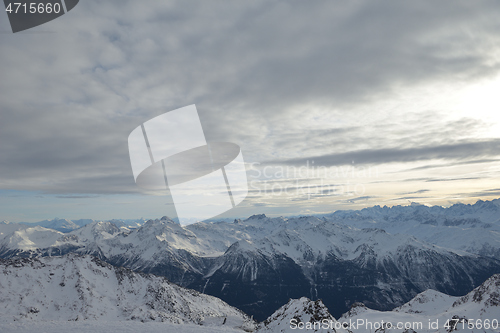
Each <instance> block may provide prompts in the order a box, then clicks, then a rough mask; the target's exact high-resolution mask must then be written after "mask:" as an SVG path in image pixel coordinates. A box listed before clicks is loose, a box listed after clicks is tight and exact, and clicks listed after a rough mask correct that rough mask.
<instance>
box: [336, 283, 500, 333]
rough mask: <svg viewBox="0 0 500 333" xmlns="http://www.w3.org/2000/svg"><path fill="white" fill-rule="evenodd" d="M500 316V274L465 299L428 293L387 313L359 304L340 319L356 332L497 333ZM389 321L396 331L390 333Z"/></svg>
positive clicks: (434, 292) (429, 291) (499, 325)
mask: <svg viewBox="0 0 500 333" xmlns="http://www.w3.org/2000/svg"><path fill="white" fill-rule="evenodd" d="M499 315H500V274H496V275H493V276H492V277H490V278H489V279H487V280H486V281H485V282H484V283H482V284H481V285H480V286H478V287H477V288H475V289H474V290H472V291H471V292H469V293H467V294H466V295H465V296H462V297H453V296H448V295H444V294H442V293H439V292H436V291H434V290H427V291H425V292H423V293H420V294H419V295H417V296H416V297H415V298H413V299H412V300H410V301H409V302H408V303H406V304H404V305H403V306H400V307H398V308H396V309H394V310H392V311H385V312H381V311H376V310H372V309H369V308H367V307H365V306H364V305H363V304H358V305H357V306H355V307H353V308H352V309H351V310H350V311H349V312H347V313H345V314H344V315H343V316H342V317H341V318H339V322H341V323H346V324H347V323H356V325H351V326H349V329H350V330H351V331H352V332H353V333H357V332H360V333H361V332H363V333H364V332H368V331H369V329H370V328H371V329H372V331H375V328H376V327H377V325H378V329H379V331H377V332H392V333H408V332H418V333H431V332H438V333H445V332H447V333H449V332H453V331H458V332H476V333H479V332H487V333H493V332H498V331H499V328H500V323H499ZM382 322H385V323H386V324H385V325H386V326H385V328H386V330H382V328H380V327H381V323H382ZM387 322H390V323H391V324H390V325H391V326H392V329H390V330H389V328H390V327H388V326H387V325H388V324H387ZM358 323H359V325H357V324H358ZM376 323H377V324H376ZM398 325H399V327H398ZM405 325H406V327H405Z"/></svg>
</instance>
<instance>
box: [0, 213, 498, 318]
mask: <svg viewBox="0 0 500 333" xmlns="http://www.w3.org/2000/svg"><path fill="white" fill-rule="evenodd" d="M7 227H8V226H7ZM3 228H4V226H0V233H1V232H2V231H1V230H2V229H3ZM5 228H6V227H5ZM36 228H40V229H37V230H34V229H33V230H29V232H27V231H26V230H27V229H26V230H24V229H23V230H24V231H22V232H21V235H22V237H21V238H20V239H25V240H26V242H24V243H28V241H29V242H31V243H30V244H31V246H30V247H28V248H24V247H22V246H19V245H18V243H16V242H13V241H12V240H13V239H17V238H19V237H17V236H16V237H17V238H16V237H14V236H12V235H11V236H10V237H6V238H4V243H5V242H7V243H8V244H9V246H10V247H8V251H3V252H0V253H2V256H3V257H4V258H15V257H33V256H53V255H63V254H66V253H69V252H75V253H78V254H91V255H94V256H96V257H98V258H100V259H102V260H105V261H107V262H109V263H111V264H113V265H116V266H124V267H127V268H130V269H132V270H134V271H141V272H145V273H152V274H156V275H161V276H165V277H167V278H168V279H169V280H170V281H172V282H174V283H177V284H179V285H182V286H184V287H189V288H192V289H195V290H197V291H200V292H204V293H207V294H210V295H213V296H216V297H219V298H221V299H223V300H224V301H226V302H228V303H229V304H231V305H233V306H236V307H237V308H239V309H241V310H243V311H244V312H246V313H249V314H251V315H254V316H255V318H256V319H258V320H264V319H266V318H267V317H268V316H269V315H271V314H272V313H273V312H274V311H276V309H278V308H279V307H280V306H282V305H283V304H284V303H286V302H287V300H288V299H289V298H300V297H302V296H307V297H309V298H311V299H319V298H322V299H323V302H324V303H325V304H326V305H327V306H328V307H329V308H330V311H331V312H332V314H333V315H334V316H339V315H341V314H342V313H344V312H345V311H347V310H348V309H349V307H350V306H351V304H352V303H354V302H360V301H361V302H364V303H365V304H366V305H368V306H370V307H373V308H376V309H380V310H389V309H392V308H394V307H396V306H399V305H402V304H403V303H405V302H407V301H408V300H410V299H411V298H412V297H414V296H415V295H416V294H418V293H419V292H422V291H424V290H426V289H436V290H439V291H441V292H444V293H447V294H451V295H463V294H465V293H467V292H468V291H470V290H472V289H473V288H474V287H476V286H477V285H479V283H481V281H484V279H486V278H487V277H488V276H491V275H492V274H494V273H497V272H500V262H499V261H498V260H495V259H492V258H486V257H482V256H478V255H473V254H468V253H463V252H459V251H458V252H457V251H453V250H449V249H445V248H441V247H438V246H435V245H432V244H429V243H426V242H422V241H420V240H418V239H416V238H415V237H413V236H409V235H391V234H389V233H387V232H385V231H384V230H381V229H376V228H369V229H368V228H365V229H357V228H354V227H352V226H346V225H342V224H337V223H334V222H332V221H330V220H328V219H327V218H317V217H300V218H291V219H286V218H282V217H281V218H268V217H266V216H265V215H256V216H252V217H250V218H248V219H247V220H244V221H236V222H235V223H196V224H193V225H190V226H187V227H183V226H181V225H179V224H178V223H176V222H174V221H172V220H170V219H169V218H167V217H164V218H162V219H158V220H149V221H148V222H146V223H145V224H144V225H142V226H141V227H139V228H137V229H134V230H125V231H124V230H122V229H119V228H117V227H116V225H114V224H113V223H110V222H94V223H91V224H88V225H86V226H84V227H82V228H80V229H78V230H74V231H72V232H69V233H65V234H62V233H58V232H57V231H53V230H49V229H43V228H41V227H36ZM38 233H40V235H42V234H43V235H45V236H44V237H41V236H40V237H38V236H36V237H35V235H37V234H38ZM48 235H50V237H49V236H48ZM39 239H44V241H43V242H42V241H40V240H39ZM21 243H23V242H21ZM16 246H17V247H16Z"/></svg>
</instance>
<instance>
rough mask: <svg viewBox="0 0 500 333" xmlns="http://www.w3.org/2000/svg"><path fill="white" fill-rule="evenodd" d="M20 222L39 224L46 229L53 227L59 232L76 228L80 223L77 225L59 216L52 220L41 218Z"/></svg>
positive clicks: (29, 224) (30, 224)
mask: <svg viewBox="0 0 500 333" xmlns="http://www.w3.org/2000/svg"><path fill="white" fill-rule="evenodd" d="M21 224H25V225H28V226H40V227H44V228H48V229H54V230H57V231H61V232H70V231H72V230H75V229H78V228H80V227H81V225H78V224H76V223H74V222H73V221H71V220H67V219H60V218H57V217H56V218H55V219H52V220H43V221H40V222H33V223H28V222H22V223H21Z"/></svg>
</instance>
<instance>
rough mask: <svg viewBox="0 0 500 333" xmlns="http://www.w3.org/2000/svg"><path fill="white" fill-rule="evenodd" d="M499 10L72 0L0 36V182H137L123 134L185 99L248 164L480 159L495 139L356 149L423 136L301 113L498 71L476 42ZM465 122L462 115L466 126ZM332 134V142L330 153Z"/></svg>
mask: <svg viewBox="0 0 500 333" xmlns="http://www.w3.org/2000/svg"><path fill="white" fill-rule="evenodd" d="M499 12H500V8H499V6H498V4H496V3H494V2H480V3H479V4H478V3H474V4H471V3H470V2H467V1H456V2H453V3H452V4H451V3H449V4H447V3H432V4H431V3H427V4H424V3H421V2H415V1H414V2H405V3H404V4H403V3H394V2H389V1H380V2H377V3H374V2H368V1H365V2H355V3H354V2H353V3H342V6H339V5H337V4H335V3H333V2H318V3H304V2H301V1H271V2H269V1H252V2H248V3H242V2H230V3H228V2H210V3H208V2H196V3H194V2H186V1H170V2H158V1H156V2H153V1H150V2H148V1H142V2H137V1H121V0H120V1H117V0H116V1H106V2H92V1H86V2H81V3H80V4H79V6H78V7H77V8H75V10H73V11H72V12H71V13H69V14H68V15H65V16H64V17H62V18H61V19H58V20H55V21H53V22H52V23H50V25H46V26H44V28H43V29H42V30H44V29H47V30H50V31H55V32H56V33H51V34H40V33H33V34H26V35H23V36H17V35H16V36H13V35H7V34H1V35H0V41H1V43H2V48H1V50H0V60H1V61H0V72H1V73H2V78H4V79H3V80H2V82H1V83H0V101H1V102H0V109H1V110H2V113H1V114H0V143H1V145H0V156H2V159H1V161H0V186H1V187H2V188H11V189H24V190H26V189H28V190H39V191H44V192H47V193H62V194H67V193H139V191H138V189H137V188H136V186H135V184H134V182H133V179H132V175H131V170H130V165H129V157H128V151H127V141H126V140H127V136H128V134H129V133H130V131H132V130H133V129H134V128H135V127H136V126H137V125H139V124H141V123H142V122H144V121H145V120H148V119H150V118H152V117H154V116H157V115H159V114H161V113H164V112H166V111H169V110H173V109H175V108H177V107H182V106H185V105H188V104H192V103H196V104H197V106H198V109H199V111H200V118H201V120H202V122H203V124H204V126H205V130H206V135H207V138H208V139H209V140H214V141H215V140H220V141H230V142H235V143H237V144H240V146H242V149H243V152H244V153H245V156H246V158H247V159H248V160H249V161H260V160H265V159H267V160H269V159H270V157H271V156H276V155H281V156H279V157H280V159H278V160H276V161H277V162H280V163H284V164H287V165H292V164H296V163H299V162H301V161H304V159H289V157H290V156H300V155H304V153H307V152H314V153H316V154H317V155H314V156H318V158H317V159H316V158H315V161H316V163H318V164H320V163H324V164H325V165H328V164H329V163H330V165H334V164H337V163H351V160H354V161H355V163H383V161H416V160H419V159H424V160H425V159H432V158H444V159H453V160H459V159H462V158H464V157H461V153H466V154H469V155H467V158H470V157H474V156H476V157H477V156H493V155H494V149H496V148H498V147H497V146H498V144H497V142H496V141H494V140H493V141H490V142H489V143H478V142H476V143H474V142H468V143H448V142H449V140H450V137H451V136H454V135H455V134H456V131H454V130H453V129H449V131H451V132H450V133H448V134H447V133H442V134H441V135H439V136H438V137H437V138H435V140H434V141H433V142H435V143H436V144H435V145H434V146H431V147H424V148H418V147H417V148H397V149H392V148H387V149H377V150H372V149H366V150H359V149H360V148H356V147H357V146H356V145H357V144H358V143H359V142H363V141H370V140H372V142H373V143H372V145H374V146H387V145H385V144H383V143H386V142H387V141H394V140H398V139H401V138H402V136H404V140H401V141H402V142H405V143H406V144H407V146H406V147H408V146H409V147H411V145H410V144H412V143H413V144H414V145H417V146H418V145H420V144H421V141H418V140H419V139H418V138H416V136H417V135H415V136H411V135H406V134H404V135H403V134H400V133H396V132H395V130H394V128H395V126H396V127H397V124H392V123H391V124H388V125H387V126H385V125H381V127H380V128H377V126H374V127H373V129H372V130H365V125H366V124H365V123H363V122H361V124H360V126H357V127H348V128H343V129H324V130H316V129H311V130H304V128H303V126H302V125H303V120H304V117H306V116H314V115H315V114H316V113H317V112H319V111H314V108H313V109H309V108H308V107H307V105H310V104H315V105H319V106H321V107H322V109H323V110H326V111H321V112H331V113H332V114H335V115H337V116H338V118H339V119H342V118H344V117H354V118H356V119H357V118H358V117H359V118H360V119H366V118H369V116H370V114H369V112H365V113H359V114H355V113H356V112H357V111H355V110H357V107H359V106H365V105H368V106H369V105H370V103H372V102H373V101H377V100H380V99H383V98H387V97H388V96H391V94H392V93H393V91H394V89H395V87H396V86H404V85H407V86H414V85H418V84H422V83H425V82H438V81H441V80H464V81H466V80H469V79H475V78H478V77H489V76H491V75H493V74H494V73H497V72H498V63H496V62H494V61H492V58H491V53H490V52H485V48H486V47H487V46H488V45H498V43H497V42H498V37H497V35H498V34H497V31H498V28H499V27H500V23H498V14H499ZM33 32H36V30H34V31H33ZM14 37H15V38H14ZM18 37H20V38H18ZM464 45H466V46H467V47H464ZM304 105H305V106H304ZM376 111H377V110H374V111H373V112H376ZM400 113H404V110H401V111H400ZM391 116H392V115H388V118H390V117H391ZM420 119H421V120H423V117H422V118H420ZM438 123H439V124H442V123H441V120H440V121H439V122H438ZM470 124H471V123H464V124H463V125H462V128H467V129H468V130H469V131H471V132H470V133H471V134H473V132H474V130H476V129H477V127H473V126H469V125H470ZM331 125H333V124H325V126H327V127H328V126H331ZM423 127H425V126H422V128H423ZM438 128H439V125H436V127H435V129H438ZM455 128H458V127H455ZM302 131H303V132H302ZM376 132H378V134H377V133H376ZM434 133H436V132H432V131H427V132H425V133H423V134H424V135H422V136H421V138H422V140H423V139H424V138H430V137H433V136H435V135H434ZM421 134H422V133H421ZM385 136H387V137H388V139H387V141H385V139H384V137H385ZM438 143H439V144H440V145H438ZM334 145H335V146H336V147H337V148H340V150H341V151H343V153H340V154H329V152H330V151H331V150H330V148H331V147H332V146H334ZM350 148H351V149H357V150H356V151H354V152H349V150H350ZM295 149H296V150H295ZM470 154H472V155H470Z"/></svg>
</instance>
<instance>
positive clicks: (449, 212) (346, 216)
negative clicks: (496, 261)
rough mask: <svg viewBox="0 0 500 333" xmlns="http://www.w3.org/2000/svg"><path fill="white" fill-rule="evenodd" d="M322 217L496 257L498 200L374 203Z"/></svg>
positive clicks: (499, 239) (499, 219) (498, 249)
mask: <svg viewBox="0 0 500 333" xmlns="http://www.w3.org/2000/svg"><path fill="white" fill-rule="evenodd" d="M325 218H327V219H328V220H329V221H332V222H334V223H340V224H345V225H350V226H355V227H357V228H380V229H383V230H385V231H387V232H388V233H391V234H407V235H412V236H415V237H416V238H418V239H421V240H423V241H426V242H429V243H431V244H435V245H438V246H442V247H446V248H450V249H456V250H461V251H466V252H470V253H474V254H480V255H483V256H490V257H492V258H500V199H495V200H492V201H481V200H479V201H478V202H476V203H475V204H473V205H470V204H468V205H465V204H455V205H453V206H451V207H448V208H443V207H440V206H433V207H428V206H425V205H419V204H416V203H413V204H411V205H409V206H393V207H387V206H384V207H380V206H374V207H371V208H365V209H362V210H359V211H337V212H335V213H333V214H330V215H326V216H325Z"/></svg>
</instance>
